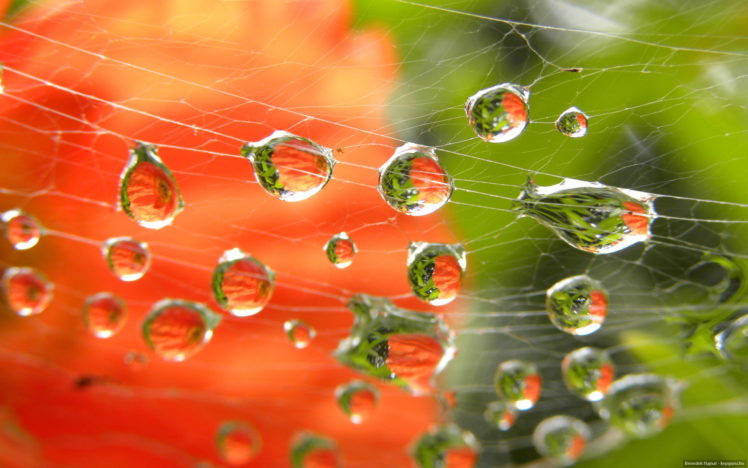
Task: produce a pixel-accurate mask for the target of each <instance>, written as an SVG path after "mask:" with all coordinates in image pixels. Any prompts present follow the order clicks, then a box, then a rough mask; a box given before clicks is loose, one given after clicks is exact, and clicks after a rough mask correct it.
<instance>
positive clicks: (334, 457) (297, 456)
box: [291, 432, 342, 468]
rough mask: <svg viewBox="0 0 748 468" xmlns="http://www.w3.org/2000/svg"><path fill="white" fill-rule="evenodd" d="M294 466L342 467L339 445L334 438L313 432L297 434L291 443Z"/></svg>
mask: <svg viewBox="0 0 748 468" xmlns="http://www.w3.org/2000/svg"><path fill="white" fill-rule="evenodd" d="M291 466H292V467H293V468H340V467H341V466H342V463H341V462H340V455H338V447H337V445H336V444H335V442H333V441H332V439H329V438H327V437H323V436H320V435H317V434H313V433H311V432H303V433H301V434H299V435H297V436H296V437H295V438H294V440H293V442H292V443H291Z"/></svg>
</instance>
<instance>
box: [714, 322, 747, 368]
mask: <svg viewBox="0 0 748 468" xmlns="http://www.w3.org/2000/svg"><path fill="white" fill-rule="evenodd" d="M714 343H715V347H716V348H717V351H718V352H719V353H720V354H721V355H722V356H723V357H724V358H725V359H730V360H732V361H734V362H737V363H739V364H744V365H746V364H748V314H746V315H743V316H742V317H738V318H736V319H735V320H733V321H731V322H730V323H729V324H728V325H727V327H726V328H724V329H723V330H721V331H720V332H719V333H718V334H717V335H716V336H715V337H714Z"/></svg>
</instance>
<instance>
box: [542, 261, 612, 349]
mask: <svg viewBox="0 0 748 468" xmlns="http://www.w3.org/2000/svg"><path fill="white" fill-rule="evenodd" d="M545 307H546V311H547V312H548V318H549V319H550V320H551V323H552V324H553V325H555V326H556V328H558V329H559V330H561V331H564V332H566V333H569V334H571V335H578V336H582V335H589V334H590V333H594V332H596V331H597V330H599V329H600V327H601V326H602V325H603V322H604V321H605V316H606V315H607V313H608V295H607V293H606V292H605V290H604V289H603V287H602V285H601V284H600V283H599V282H597V281H595V280H593V279H592V278H590V277H589V276H586V275H579V276H572V277H569V278H566V279H563V280H561V281H559V282H558V283H556V284H554V285H553V286H551V287H550V288H548V291H547V293H546V301H545Z"/></svg>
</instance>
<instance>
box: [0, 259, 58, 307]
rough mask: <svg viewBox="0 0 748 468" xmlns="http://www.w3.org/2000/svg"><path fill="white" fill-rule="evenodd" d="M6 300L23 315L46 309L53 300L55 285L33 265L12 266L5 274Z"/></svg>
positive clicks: (4, 288)
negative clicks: (32, 266)
mask: <svg viewBox="0 0 748 468" xmlns="http://www.w3.org/2000/svg"><path fill="white" fill-rule="evenodd" d="M3 290H4V292H5V300H6V302H7V303H8V306H9V307H10V309H11V310H12V311H13V312H15V313H16V315H19V316H21V317H27V316H29V315H36V314H39V313H41V312H42V311H44V309H46V308H47V306H48V305H49V303H50V302H51V301H52V296H53V294H54V285H53V284H52V283H51V282H50V281H49V280H48V279H47V277H46V276H44V275H43V274H42V273H41V272H39V271H37V270H36V269H34V268H31V267H10V268H8V269H7V270H5V273H4V274H3Z"/></svg>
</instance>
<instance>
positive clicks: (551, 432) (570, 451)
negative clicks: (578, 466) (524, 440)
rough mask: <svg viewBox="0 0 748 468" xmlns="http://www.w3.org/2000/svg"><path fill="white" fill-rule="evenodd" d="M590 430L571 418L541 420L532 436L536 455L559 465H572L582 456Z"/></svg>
mask: <svg viewBox="0 0 748 468" xmlns="http://www.w3.org/2000/svg"><path fill="white" fill-rule="evenodd" d="M589 439H590V429H589V427H587V424H585V423H584V422H583V421H581V420H580V419H577V418H572V417H571V416H551V417H550V418H546V419H544V420H542V421H541V422H540V423H539V424H538V425H537V426H536V427H535V431H534V432H533V435H532V441H533V443H534V444H535V448H536V449H537V451H538V453H540V454H541V455H543V456H544V457H546V458H549V459H552V460H553V461H555V462H556V463H558V464H560V465H564V466H566V465H572V464H574V463H575V462H576V461H577V460H579V458H580V457H581V456H582V455H583V454H584V450H585V448H586V447H587V441H588V440H589Z"/></svg>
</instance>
